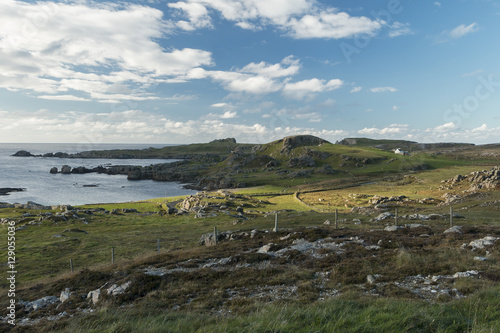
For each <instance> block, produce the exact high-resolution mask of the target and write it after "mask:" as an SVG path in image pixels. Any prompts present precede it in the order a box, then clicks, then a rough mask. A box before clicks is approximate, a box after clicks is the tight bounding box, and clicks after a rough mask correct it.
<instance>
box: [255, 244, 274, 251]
mask: <svg viewBox="0 0 500 333" xmlns="http://www.w3.org/2000/svg"><path fill="white" fill-rule="evenodd" d="M273 245H274V244H273V243H269V244H267V245H264V246H262V247H261V248H260V249H259V250H258V251H257V253H269V251H270V250H271V247H273Z"/></svg>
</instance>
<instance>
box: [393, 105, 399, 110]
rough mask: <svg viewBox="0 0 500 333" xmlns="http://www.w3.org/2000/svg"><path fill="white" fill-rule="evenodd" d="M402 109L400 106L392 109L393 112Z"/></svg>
mask: <svg viewBox="0 0 500 333" xmlns="http://www.w3.org/2000/svg"><path fill="white" fill-rule="evenodd" d="M399 109H400V107H399V106H398V105H394V106H393V107H392V111H399Z"/></svg>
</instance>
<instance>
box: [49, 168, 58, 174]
mask: <svg viewBox="0 0 500 333" xmlns="http://www.w3.org/2000/svg"><path fill="white" fill-rule="evenodd" d="M58 172H59V170H58V169H57V168H56V167H53V168H51V169H50V173H58Z"/></svg>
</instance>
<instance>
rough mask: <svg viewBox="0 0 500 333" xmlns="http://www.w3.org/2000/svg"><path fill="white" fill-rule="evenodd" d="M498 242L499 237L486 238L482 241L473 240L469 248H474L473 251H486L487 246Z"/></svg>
mask: <svg viewBox="0 0 500 333" xmlns="http://www.w3.org/2000/svg"><path fill="white" fill-rule="evenodd" d="M497 240H498V237H493V236H486V237H484V238H481V239H476V240H473V241H472V242H470V243H469V247H471V248H472V251H475V250H477V249H484V248H485V247H486V246H491V245H493V244H494V243H495V242H496V241H497Z"/></svg>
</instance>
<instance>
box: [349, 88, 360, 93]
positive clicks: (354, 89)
mask: <svg viewBox="0 0 500 333" xmlns="http://www.w3.org/2000/svg"><path fill="white" fill-rule="evenodd" d="M361 90H363V87H354V88H352V89H351V91H350V93H351V94H354V93H357V92H360V91H361Z"/></svg>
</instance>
